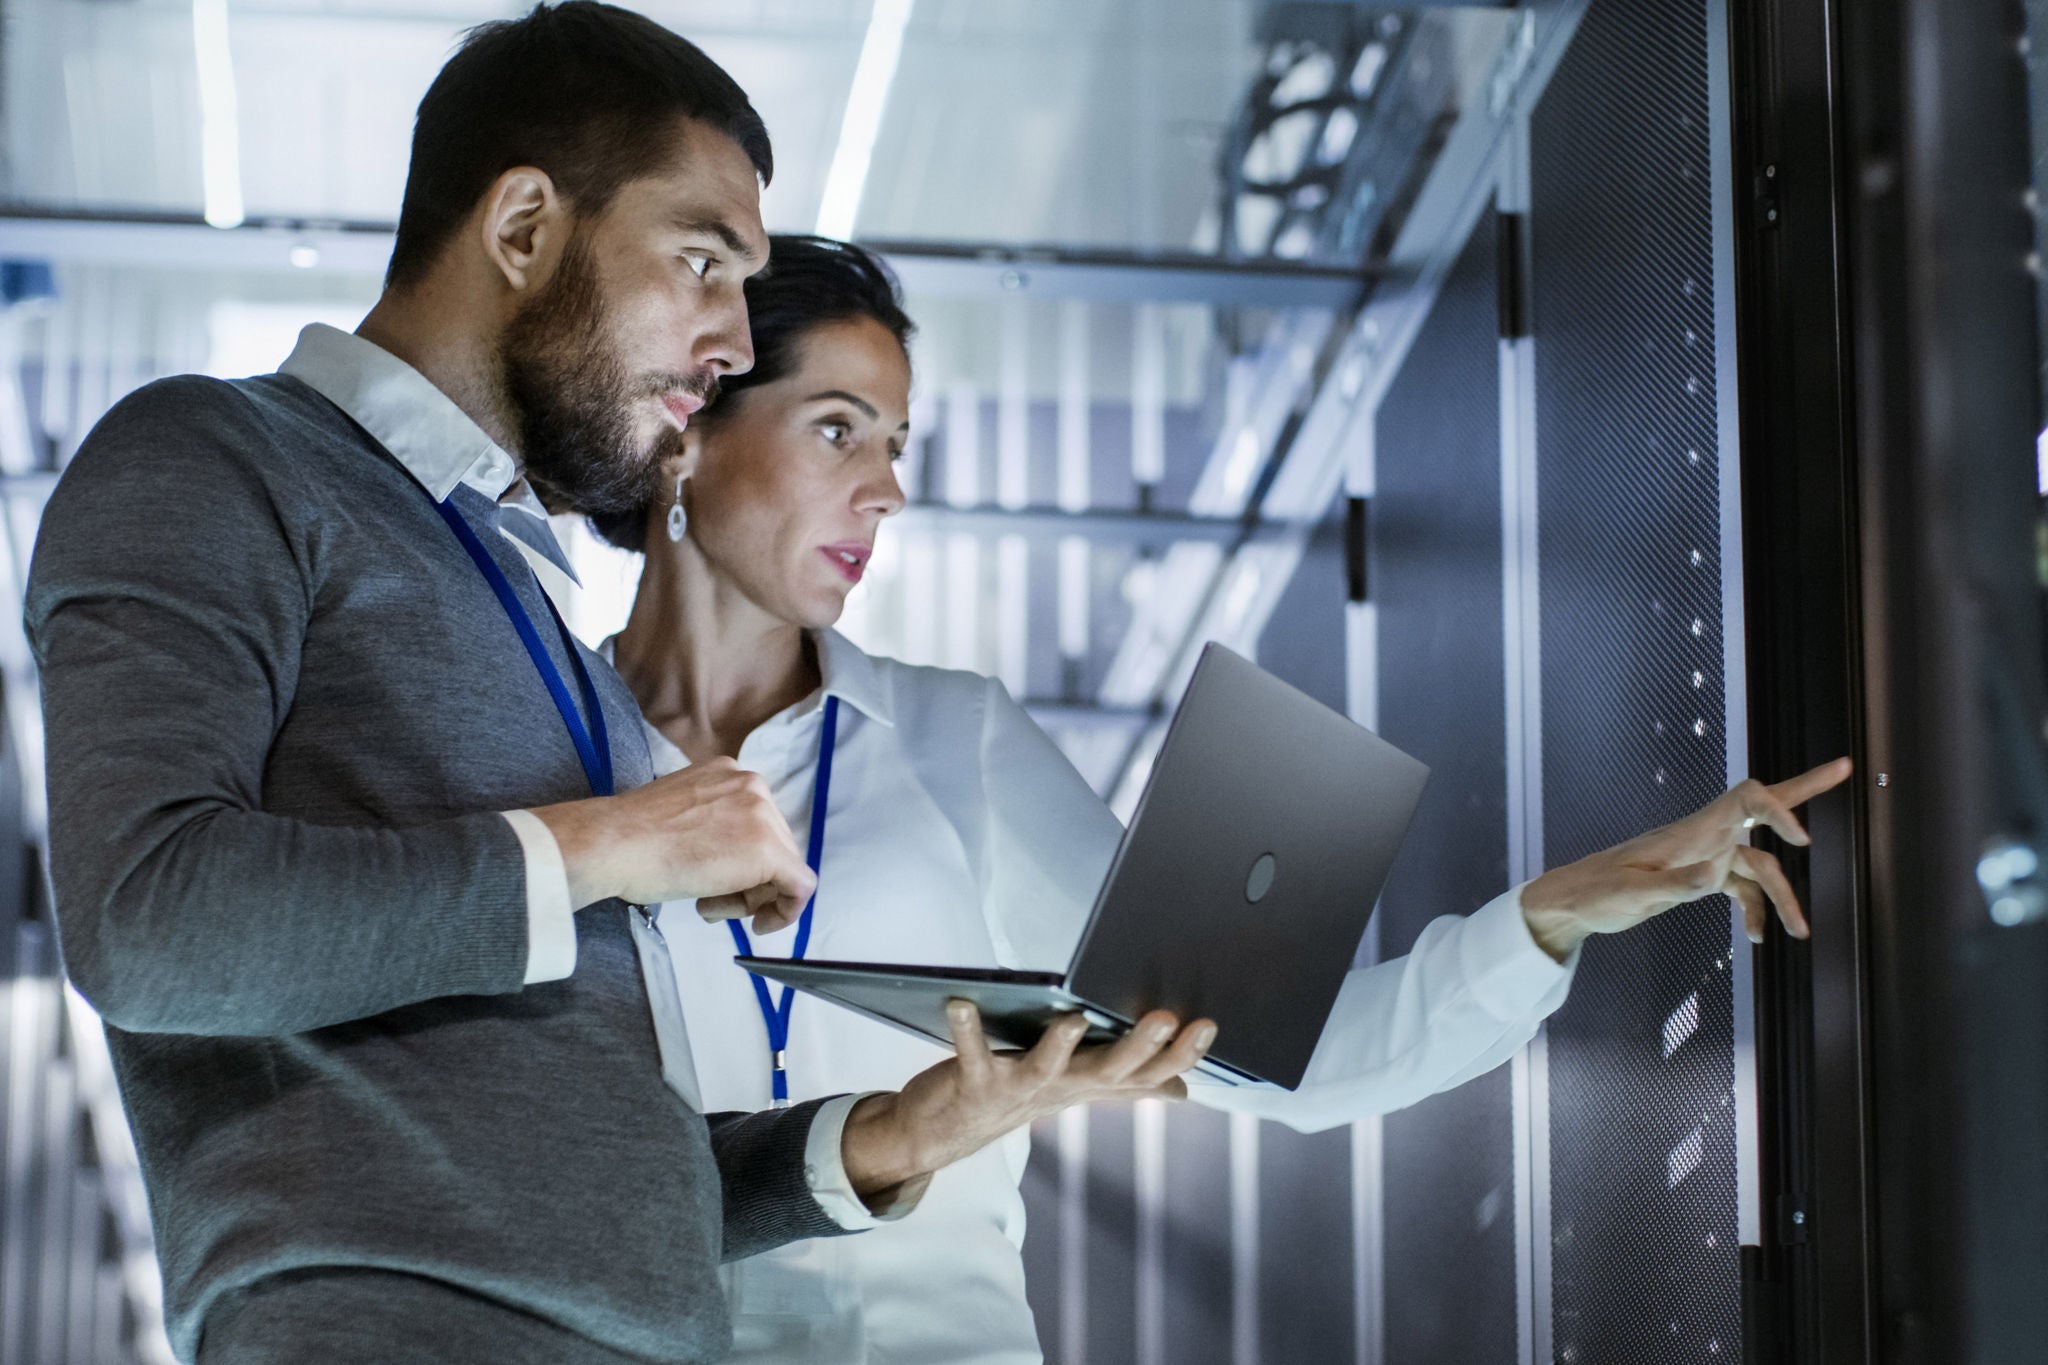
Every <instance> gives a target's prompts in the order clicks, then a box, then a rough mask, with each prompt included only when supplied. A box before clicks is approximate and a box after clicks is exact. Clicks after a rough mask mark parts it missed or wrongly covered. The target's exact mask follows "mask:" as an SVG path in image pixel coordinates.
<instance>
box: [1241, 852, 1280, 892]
mask: <svg viewBox="0 0 2048 1365" xmlns="http://www.w3.org/2000/svg"><path fill="white" fill-rule="evenodd" d="M1279 870H1280V862H1279V860H1278V859H1277V858H1275V857H1274V856H1273V855H1272V854H1270V853H1261V854H1260V855H1259V859H1258V861H1257V862H1255V863H1253V864H1252V874H1251V876H1249V877H1247V878H1246V879H1245V883H1244V898H1245V899H1246V900H1247V901H1249V902H1251V903H1252V904H1253V905H1257V904H1258V903H1259V902H1260V901H1262V900H1264V899H1265V898H1266V893H1267V892H1268V891H1271V890H1272V889H1273V877H1274V876H1275V874H1277V873H1278V872H1279Z"/></svg>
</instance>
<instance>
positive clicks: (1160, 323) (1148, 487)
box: [1131, 303, 1166, 505]
mask: <svg viewBox="0 0 2048 1365" xmlns="http://www.w3.org/2000/svg"><path fill="white" fill-rule="evenodd" d="M1165 476H1166V320H1165V318H1164V317H1162V316H1161V314H1160V306H1159V305H1158V304H1156V303H1141V304H1139V305H1138V306H1137V307H1135V308H1133V309H1132V310H1131V477H1132V478H1133V479H1134V480H1135V481H1136V483H1137V485H1138V500H1139V502H1140V504H1141V505H1150V503H1151V501H1152V495H1153V492H1154V491H1155V490H1156V489H1157V488H1158V487H1159V481H1160V480H1161V479H1163V478H1164V477H1165Z"/></svg>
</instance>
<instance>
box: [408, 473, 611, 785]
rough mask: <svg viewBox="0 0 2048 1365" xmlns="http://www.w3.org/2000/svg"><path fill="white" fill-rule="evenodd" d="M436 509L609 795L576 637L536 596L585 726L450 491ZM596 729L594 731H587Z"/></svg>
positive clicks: (598, 710) (593, 702)
mask: <svg viewBox="0 0 2048 1365" xmlns="http://www.w3.org/2000/svg"><path fill="white" fill-rule="evenodd" d="M434 505H435V506H436V507H438V508H439V509H440V511H441V519H442V520H443V521H446V522H447V523H448V526H449V529H451V530H452V531H454V532H455V538H456V539H457V540H459V541H461V542H462V548H463V549H465V550H467V551H469V557H470V558H471V559H473V560H475V561H476V566H477V568H478V569H479V570H480V571H481V572H482V573H483V576H484V581H486V582H487V583H489V584H490V585H491V591H493V592H495V593H496V594H497V595H498V602H499V604H500V605H502V606H503V607H504V608H505V615H507V616H509V617H510V618H511V619H512V627H513V629H515V630H517V631H518V632H519V639H520V642H521V643H522V644H524V645H525V646H526V653H527V657H529V658H531V659H532V660H533V666H534V668H535V670H536V671H538V672H539V674H540V680H541V682H543V683H545V684H546V685H547V689H548V695H549V696H550V697H552V698H553V699H554V702H555V710H557V711H559V712H561V714H562V724H563V725H565V726H567V727H568V730H569V742H570V743H572V744H574V745H575V746H576V757H577V758H579V759H581V760H582V762H583V775H584V776H585V777H587V778H589V779H590V792H591V795H593V796H610V795H611V794H612V746H611V736H610V735H609V734H608V733H607V731H606V729H605V723H604V706H603V704H602V703H600V702H599V701H598V697H597V688H596V686H595V685H593V684H592V683H591V681H590V670H589V669H587V668H585V667H584V666H583V655H582V652H581V651H579V650H578V649H577V648H576V641H575V640H574V639H573V638H572V637H571V636H570V634H569V627H568V626H567V625H566V624H564V623H563V621H562V613H561V612H559V611H557V610H555V604H554V600H553V599H552V598H550V597H549V596H548V595H547V593H546V592H542V593H541V600H542V601H543V602H546V603H547V604H548V614H549V615H550V616H552V617H553V618H554V621H555V629H556V630H557V631H559V632H560V633H561V637H562V648H563V649H565V650H567V651H568V654H569V663H570V665H571V666H572V667H573V668H575V670H576V682H577V684H578V686H579V687H580V688H581V689H582V692H583V705H584V707H585V708H586V709H588V710H589V712H590V724H589V726H587V727H586V726H585V725H584V723H583V717H582V716H580V715H578V714H577V712H576V703H575V701H574V700H573V699H571V697H570V696H569V685H568V684H567V683H565V682H563V681H562V671H561V670H560V669H559V668H556V667H555V661H554V660H553V659H551V658H549V657H548V651H547V646H546V645H543V644H542V643H541V639H540V632H539V631H538V630H536V629H535V628H534V624H533V618H532V617H531V616H529V615H527V612H526V608H525V607H524V606H523V605H521V603H520V601H519V596H518V594H517V593H515V592H513V591H512V584H511V582H510V580H508V579H507V578H506V577H505V571H504V570H503V569H501V568H499V567H498V561H497V560H495V559H492V558H491V552H490V551H489V550H486V549H485V548H484V545H483V542H482V541H480V540H478V539H477V535H476V532H475V531H473V530H471V529H470V525H469V523H468V522H467V521H465V520H463V516H462V513H460V512H458V511H456V510H455V503H454V500H453V498H452V495H451V497H450V499H449V500H448V501H445V502H438V503H435V504H434ZM593 731H595V732H596V733H595V734H594V735H593V734H592V732H593Z"/></svg>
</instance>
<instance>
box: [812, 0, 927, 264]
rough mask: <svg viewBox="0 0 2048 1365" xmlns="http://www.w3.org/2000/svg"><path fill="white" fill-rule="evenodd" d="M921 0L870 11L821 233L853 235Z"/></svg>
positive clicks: (886, 2) (890, 0) (885, 2)
mask: <svg viewBox="0 0 2048 1365" xmlns="http://www.w3.org/2000/svg"><path fill="white" fill-rule="evenodd" d="M914 3H915V0H875V8H874V11H873V13H871V14H870V15H869V16H868V34H867V37H866V38H865V39H863V40H862V42H861V45H860V60H859V62H858V63H856V64H855V66H854V68H853V89H852V90H851V91H850V92H848V94H847V97H846V115H845V118H844V120H843V121H842V122H841V123H840V125H839V147H838V149H837V150H836V151H834V152H833V153H832V169H831V170H830V171H829V172H828V173H827V174H826V176H825V197H824V200H823V201H822V202H821V203H820V204H819V205H818V235H819V236H820V237H837V238H841V239H845V238H849V237H851V236H853V220H854V216H855V215H856V214H858V213H859V212H860V197H861V194H862V193H863V192H864V191H865V190H866V189H867V183H868V164H869V163H870V162H871V161H873V159H874V155H875V139H876V137H878V136H879V135H880V134H881V131H882V110H883V108H884V107H885V106H886V105H887V104H888V102H889V87H890V85H892V84H893V83H894V82H895V80H896V62H897V59H898V58H899V57H901V56H902V55H903V30H904V29H905V28H906V27H908V26H909V24H910V10H911V7H912V5H913V4H914Z"/></svg>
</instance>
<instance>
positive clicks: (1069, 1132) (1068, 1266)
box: [1058, 1107, 1088, 1365]
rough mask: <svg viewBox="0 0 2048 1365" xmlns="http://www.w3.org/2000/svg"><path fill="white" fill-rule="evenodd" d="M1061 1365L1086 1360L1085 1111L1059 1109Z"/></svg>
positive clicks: (1086, 1183)
mask: <svg viewBox="0 0 2048 1365" xmlns="http://www.w3.org/2000/svg"><path fill="white" fill-rule="evenodd" d="M1058 1124H1059V1129H1058V1132H1059V1144H1060V1365H1087V1361H1088V1111H1087V1109H1086V1108H1081V1107H1077V1108H1073V1109H1063V1110H1061V1111H1060V1116H1059V1119H1058Z"/></svg>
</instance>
